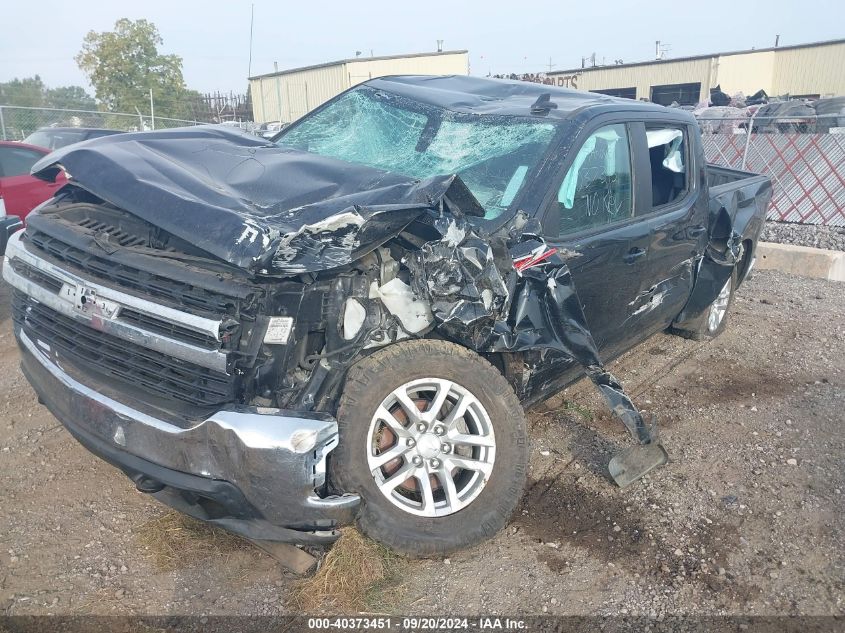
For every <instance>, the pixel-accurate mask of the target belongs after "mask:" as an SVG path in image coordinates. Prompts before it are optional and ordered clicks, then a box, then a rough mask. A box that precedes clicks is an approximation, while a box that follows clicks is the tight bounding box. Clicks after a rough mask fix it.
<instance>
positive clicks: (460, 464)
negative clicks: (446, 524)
mask: <svg viewBox="0 0 845 633" xmlns="http://www.w3.org/2000/svg"><path fill="white" fill-rule="evenodd" d="M495 459H496V436H495V433H494V431H493V425H492V423H491V421H490V416H489V415H488V413H487V411H486V409H485V408H484V406H483V405H482V404H481V402H480V401H479V400H478V398H476V397H475V396H474V395H473V394H472V393H471V392H470V391H469V390H467V389H465V388H464V387H462V386H461V385H459V384H458V383H456V382H453V381H451V380H446V379H443V378H421V379H418V380H413V381H410V382H407V383H405V384H403V385H401V386H399V387H397V388H396V389H394V390H393V391H391V392H390V394H389V395H388V396H387V397H386V398H385V399H384V400H383V401H382V403H381V405H379V407H378V409H377V410H376V412H375V413H374V414H373V417H372V419H371V421H370V427H369V430H368V433H367V465H368V467H369V470H370V474H371V475H372V477H373V479H374V481H375V483H376V486H377V487H378V489H379V491H380V492H381V494H382V495H384V497H385V498H387V499H388V500H389V501H390V502H391V503H392V504H393V505H394V506H396V507H398V508H400V509H401V510H403V511H405V512H408V513H409V514H413V515H417V516H424V517H441V516H447V515H450V514H454V513H455V512H458V511H460V510H462V509H464V508H466V507H467V506H468V505H469V504H471V503H472V502H473V501H474V500H475V499H476V498H478V495H479V494H481V491H482V490H483V489H484V487H485V486H486V485H487V482H488V481H489V478H490V474H491V473H492V472H493V464H494V462H495Z"/></svg>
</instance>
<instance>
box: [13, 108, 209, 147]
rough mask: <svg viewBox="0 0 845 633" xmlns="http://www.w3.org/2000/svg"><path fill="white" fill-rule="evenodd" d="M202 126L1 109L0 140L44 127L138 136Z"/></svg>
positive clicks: (91, 113)
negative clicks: (150, 131) (82, 128)
mask: <svg viewBox="0 0 845 633" xmlns="http://www.w3.org/2000/svg"><path fill="white" fill-rule="evenodd" d="M201 123H202V122H201V121H189V120H185V119H171V118H167V117H158V116H149V115H147V114H142V113H140V112H138V113H136V114H129V113H125V112H98V111H96V110H60V109H55V108H27V107H21V106H7V105H0V138H2V140H4V141H22V140H24V139H25V138H26V137H27V136H29V135H30V134H32V133H33V132H35V131H36V130H38V129H40V128H43V127H93V128H105V129H109V130H119V131H121V132H137V131H141V130H160V129H165V128H172V127H183V126H186V125H200V124H201Z"/></svg>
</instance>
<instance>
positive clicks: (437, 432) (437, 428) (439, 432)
mask: <svg viewBox="0 0 845 633" xmlns="http://www.w3.org/2000/svg"><path fill="white" fill-rule="evenodd" d="M445 432H446V429H444V428H443V427H442V426H440V425H439V424H438V425H437V426H435V427H434V434H435V435H443V433H445Z"/></svg>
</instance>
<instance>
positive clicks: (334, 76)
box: [250, 51, 469, 123]
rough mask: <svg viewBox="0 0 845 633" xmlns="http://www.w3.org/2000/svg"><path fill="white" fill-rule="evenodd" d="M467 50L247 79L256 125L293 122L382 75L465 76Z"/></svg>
mask: <svg viewBox="0 0 845 633" xmlns="http://www.w3.org/2000/svg"><path fill="white" fill-rule="evenodd" d="M468 74H469V55H468V54H467V52H466V51H447V52H443V53H430V54H419V55H408V56H396V57H367V58H358V59H348V60H343V61H339V62H337V63H334V64H323V65H320V66H312V67H309V68H303V69H300V70H292V71H282V72H279V73H271V74H269V75H260V76H257V77H251V78H250V89H251V92H252V112H253V117H254V119H255V122H256V123H266V122H269V121H284V122H291V121H295V120H296V119H298V118H299V117H301V116H302V115H304V114H306V113H307V112H310V111H311V110H313V109H314V108H316V107H317V106H319V105H321V104H323V103H325V102H326V101H328V100H329V99H331V98H332V97H334V96H336V95H338V94H340V93H341V92H343V91H344V90H347V89H348V88H351V87H352V86H354V85H357V84H359V83H362V82H364V81H368V80H369V79H373V78H375V77H384V76H385V75H468Z"/></svg>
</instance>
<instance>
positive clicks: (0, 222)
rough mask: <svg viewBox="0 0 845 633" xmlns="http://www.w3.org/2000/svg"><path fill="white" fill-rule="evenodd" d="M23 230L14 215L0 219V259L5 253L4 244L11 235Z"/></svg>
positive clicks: (20, 222) (21, 224) (18, 219)
mask: <svg viewBox="0 0 845 633" xmlns="http://www.w3.org/2000/svg"><path fill="white" fill-rule="evenodd" d="M22 228H23V222H22V221H21V219H20V218H19V217H18V216H16V215H7V216H3V217H0V257H2V256H3V254H4V253H5V252H6V244H8V243H9V238H10V237H11V236H12V234H13V233H15V232H17V231H20V230H21V229H22Z"/></svg>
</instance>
